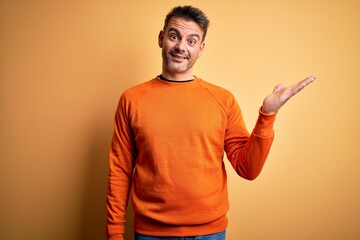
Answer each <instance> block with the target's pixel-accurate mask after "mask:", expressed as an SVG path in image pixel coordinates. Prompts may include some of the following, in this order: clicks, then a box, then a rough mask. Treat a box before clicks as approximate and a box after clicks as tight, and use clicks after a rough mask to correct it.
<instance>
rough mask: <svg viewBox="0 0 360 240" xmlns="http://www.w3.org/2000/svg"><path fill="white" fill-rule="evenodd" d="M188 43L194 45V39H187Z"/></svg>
mask: <svg viewBox="0 0 360 240" xmlns="http://www.w3.org/2000/svg"><path fill="white" fill-rule="evenodd" d="M188 43H189V45H191V46H194V45H195V44H196V40H195V39H193V38H192V39H189V40H188Z"/></svg>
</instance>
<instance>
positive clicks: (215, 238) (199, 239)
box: [135, 231, 226, 240]
mask: <svg viewBox="0 0 360 240" xmlns="http://www.w3.org/2000/svg"><path fill="white" fill-rule="evenodd" d="M225 236H226V231H223V232H219V233H215V234H210V235H203V236H194V237H152V236H145V235H141V234H138V233H136V232H135V240H225Z"/></svg>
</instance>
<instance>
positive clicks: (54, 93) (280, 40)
mask: <svg viewBox="0 0 360 240" xmlns="http://www.w3.org/2000/svg"><path fill="white" fill-rule="evenodd" d="M179 4H182V5H183V4H192V5H194V6H197V7H199V8H201V9H203V10H204V11H205V12H206V13H207V15H208V16H209V18H210V20H211V25H210V28H209V33H208V36H207V40H206V48H205V52H204V54H203V56H202V57H201V58H200V59H199V61H198V63H197V65H196V67H195V74H196V75H197V76H199V77H201V78H203V79H205V80H207V81H209V82H212V83H214V84H217V85H220V86H223V87H225V88H227V89H229V90H231V91H232V92H233V93H234V95H235V96H236V98H237V100H238V101H239V104H240V106H241V107H242V111H243V114H244V117H245V121H246V123H247V126H248V128H249V130H251V129H252V127H253V126H254V123H255V120H256V117H257V110H258V109H259V107H260V106H261V103H262V100H263V98H264V97H265V96H266V95H267V94H269V93H270V92H271V91H272V89H273V87H274V86H275V85H276V84H277V83H280V82H281V83H283V84H285V85H289V84H293V83H295V82H297V81H300V80H302V79H303V78H304V77H306V76H308V75H311V74H315V75H316V76H317V77H318V79H317V81H316V82H315V83H313V84H312V85H310V86H309V87H308V88H307V89H305V90H304V91H302V92H301V93H300V94H299V95H297V96H296V97H295V98H294V99H292V100H290V101H289V102H288V103H287V105H285V106H284V108H283V109H281V111H280V113H279V114H278V116H277V120H276V123H275V134H276V138H275V142H274V144H273V147H272V151H271V153H270V156H269V158H268V161H267V163H266V165H265V167H264V170H263V172H262V174H261V175H260V176H259V178H258V179H257V180H255V181H252V182H247V181H245V180H243V179H241V178H240V177H238V176H236V175H235V173H234V171H233V170H232V169H231V168H230V167H229V166H230V165H229V164H227V168H228V176H229V194H230V204H231V209H230V212H229V213H228V217H229V221H230V224H229V228H228V239H231V240H232V239H236V240H237V239H247V240H249V239H251V240H255V239H256V240H257V239H259V240H262V239H326V240H329V239H360V172H359V170H360V157H359V152H358V150H359V149H358V148H360V147H359V143H360V140H359V136H360V127H359V117H360V110H359V109H360V108H359V102H360V101H359V100H360V95H359V94H360V92H359V87H360V83H359V82H360V2H359V1H356V0H353V1H351V0H336V1H335V0H327V1H325V0H323V1H320V0H319V1H313V0H301V1H300V0H298V1H285V0H284V1H280V0H273V1H266V0H263V1H260V0H254V1H230V0H222V1H200V0H199V1H168V0H167V1H165V0H162V1H160V0H152V1H136V0H134V1H110V0H105V1H80V0H73V1H69V0H68V1H45V0H44V1H41V0H33V1H26V0H12V1H7V0H0V80H1V81H0V110H1V118H0V160H1V161H0V194H1V197H0V239H4V240H19V239H28V240H42V239H46V240H78V239H84V240H92V239H94V240H95V239H104V229H105V220H106V209H105V194H106V187H107V171H108V169H107V155H108V149H109V144H110V140H111V135H112V127H113V116H114V112H115V108H116V105H117V101H118V99H119V96H120V94H121V93H122V92H123V91H124V90H125V89H126V88H128V87H130V86H133V85H135V84H137V83H140V82H144V81H146V80H148V79H150V78H152V77H154V76H156V75H157V74H159V73H160V71H161V53H160V49H159V48H158V46H157V35H158V32H159V30H160V29H161V28H162V24H163V19H164V17H165V15H166V14H167V12H168V11H169V10H170V8H171V7H173V6H175V5H179ZM209 211H211V209H209ZM194 217H196V216H194ZM129 219H131V214H130V216H129ZM127 229H131V224H128V225H127ZM131 235H132V232H131V230H129V231H128V234H127V239H131V237H130V236H131Z"/></svg>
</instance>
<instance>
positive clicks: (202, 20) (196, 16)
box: [164, 6, 209, 41]
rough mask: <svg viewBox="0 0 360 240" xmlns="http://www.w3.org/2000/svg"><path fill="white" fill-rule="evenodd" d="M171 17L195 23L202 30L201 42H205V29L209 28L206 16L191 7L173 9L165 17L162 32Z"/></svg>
mask: <svg viewBox="0 0 360 240" xmlns="http://www.w3.org/2000/svg"><path fill="white" fill-rule="evenodd" d="M172 17H179V18H184V19H186V20H190V21H194V22H196V23H197V24H198V25H199V26H200V27H201V29H202V30H203V39H202V41H204V40H205V36H206V33H207V29H208V27H209V19H208V18H207V17H206V15H205V14H204V13H203V12H202V11H201V10H200V9H198V8H195V7H192V6H177V7H174V8H173V9H172V10H171V11H170V12H169V13H168V15H166V18H165V22H164V31H165V29H166V27H167V25H168V23H169V21H170V19H171V18H172Z"/></svg>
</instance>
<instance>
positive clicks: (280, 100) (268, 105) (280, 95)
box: [262, 76, 316, 114]
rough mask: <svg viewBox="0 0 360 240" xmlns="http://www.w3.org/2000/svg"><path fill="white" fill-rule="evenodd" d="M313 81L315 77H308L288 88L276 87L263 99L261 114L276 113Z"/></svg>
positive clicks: (280, 85) (279, 85)
mask: <svg viewBox="0 0 360 240" xmlns="http://www.w3.org/2000/svg"><path fill="white" fill-rule="evenodd" d="M315 79H316V77H315V76H310V77H307V78H305V79H304V80H302V81H300V82H298V83H296V84H294V85H292V86H288V87H284V86H283V85H282V84H278V85H276V87H275V88H274V90H273V92H272V93H271V94H269V95H268V96H267V97H266V98H265V99H264V101H263V106H262V112H264V113H266V114H273V113H276V112H277V111H279V109H280V108H281V107H282V106H283V105H284V104H285V103H286V102H287V101H288V100H289V99H290V98H291V97H293V96H294V95H295V94H297V93H298V92H300V91H301V90H302V89H303V88H305V87H306V86H307V85H308V84H310V83H312V82H313V81H314V80H315Z"/></svg>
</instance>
